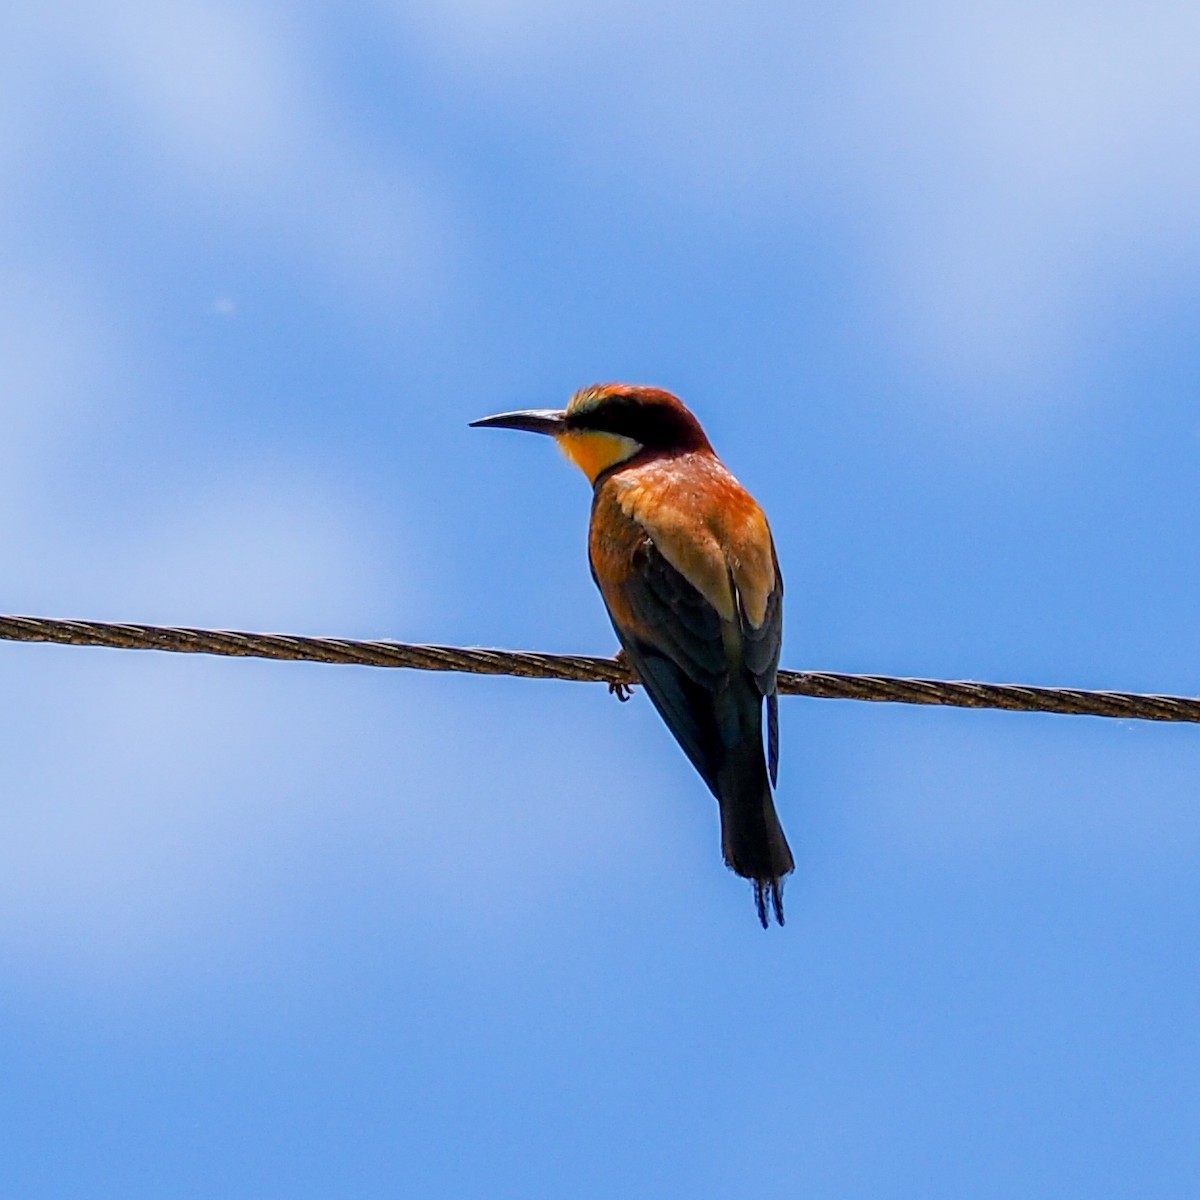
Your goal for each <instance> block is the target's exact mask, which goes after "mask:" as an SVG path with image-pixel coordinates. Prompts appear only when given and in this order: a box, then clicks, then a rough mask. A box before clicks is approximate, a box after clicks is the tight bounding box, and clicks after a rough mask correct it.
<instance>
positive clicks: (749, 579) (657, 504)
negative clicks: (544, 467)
mask: <svg viewBox="0 0 1200 1200" xmlns="http://www.w3.org/2000/svg"><path fill="white" fill-rule="evenodd" d="M598 526H599V527H600V529H599V530H598V529H597V527H598ZM622 527H624V528H626V529H627V530H628V532H627V533H626V534H624V535H623V536H624V537H625V538H627V539H634V540H636V538H638V537H639V536H649V537H650V538H651V540H652V541H653V542H654V545H655V546H656V547H657V549H658V550H659V552H660V553H661V554H662V555H663V557H664V558H665V559H666V560H667V561H668V562H669V563H670V564H671V565H672V566H673V567H674V568H675V569H676V570H677V571H678V572H679V573H680V574H681V575H683V576H684V578H685V579H687V580H688V582H690V583H691V584H692V586H693V587H695V588H696V590H697V591H699V592H700V594H701V595H702V596H704V598H705V599H706V600H708V602H709V603H710V604H711V605H712V606H713V607H714V608H715V609H716V610H717V612H718V613H720V615H721V617H722V618H723V619H724V620H726V621H731V622H732V621H736V620H737V619H738V598H739V597H740V599H741V607H742V609H743V610H744V611H745V614H746V617H747V619H748V620H749V621H750V622H751V624H753V625H754V626H756V627H757V626H760V625H762V623H763V621H764V620H765V619H766V613H767V601H768V598H769V597H770V595H771V592H772V591H773V590H774V588H775V585H776V580H777V571H776V566H775V554H774V549H773V547H772V543H771V532H770V529H769V527H768V525H767V519H766V517H765V516H764V515H763V511H762V509H761V508H759V506H758V505H757V504H756V503H755V501H754V500H753V498H752V497H751V496H750V494H749V493H748V492H747V491H746V490H745V488H743V487H742V486H741V484H740V483H738V481H737V480H736V479H735V478H734V477H733V475H732V474H731V473H730V471H729V470H728V469H727V468H726V467H725V466H724V464H722V463H721V461H720V460H719V459H718V458H716V456H715V455H712V454H688V455H684V456H678V457H672V458H661V459H650V460H648V461H644V462H640V463H638V462H634V463H631V464H630V465H629V466H627V467H623V468H619V469H618V470H616V471H614V472H613V473H612V474H611V475H610V476H608V478H606V479H605V480H604V481H603V482H602V483H601V485H600V487H599V488H598V489H597V493H596V500H595V507H594V516H593V561H595V539H596V537H597V534H599V536H600V538H601V539H602V540H603V539H605V538H607V537H609V536H611V535H609V534H606V533H604V532H603V531H604V530H605V529H610V530H611V529H618V528H622ZM731 578H732V581H733V587H731V586H730V580H731ZM734 588H736V590H737V595H735V594H734Z"/></svg>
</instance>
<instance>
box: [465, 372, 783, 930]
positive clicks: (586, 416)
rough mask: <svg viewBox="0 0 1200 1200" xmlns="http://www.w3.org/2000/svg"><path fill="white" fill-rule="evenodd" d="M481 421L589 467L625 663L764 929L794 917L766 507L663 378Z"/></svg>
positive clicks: (600, 568)
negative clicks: (678, 753) (696, 784)
mask: <svg viewBox="0 0 1200 1200" xmlns="http://www.w3.org/2000/svg"><path fill="white" fill-rule="evenodd" d="M470 424H471V426H472V427H475V428H491V429H518V430H524V431H526V432H530V433H541V434H547V435H549V436H550V437H552V438H554V440H555V441H556V442H557V443H558V446H559V448H560V449H561V450H562V451H563V452H564V453H565V454H566V456H567V457H568V458H569V459H570V460H571V461H572V462H573V463H574V464H575V465H576V466H577V467H579V468H580V469H581V470H582V471H583V473H584V475H586V476H587V478H588V480H589V481H590V483H591V485H592V510H591V521H590V525H589V530H588V558H589V561H590V564H591V570H592V577H593V579H594V580H595V583H596V586H597V587H598V588H599V590H600V595H601V597H602V598H603V601H604V605H605V607H606V608H607V610H608V615H609V618H610V619H611V621H612V625H613V629H614V631H615V632H616V635H617V640H618V641H619V642H620V645H621V651H620V652H619V657H620V656H622V655H623V658H624V661H625V662H626V664H627V665H628V666H629V667H630V668H631V669H632V673H633V675H634V677H635V679H636V680H637V681H638V682H639V683H641V684H642V686H643V687H644V688H645V690H646V693H647V695H648V696H649V697H650V700H651V702H652V703H653V705H654V707H655V708H656V709H657V710H658V713H659V715H660V716H661V717H662V719H663V721H664V722H665V723H666V725H667V727H668V729H669V730H670V731H671V733H672V734H673V735H674V737H675V740H676V741H677V742H678V743H679V745H680V747H681V748H682V750H683V752H684V754H686V755H687V757H688V759H689V760H690V761H691V763H692V765H693V766H694V767H695V768H696V770H697V772H699V774H700V777H701V778H702V779H703V781H704V783H705V784H706V785H707V786H708V789H709V790H710V791H711V792H712V794H713V795H714V796H715V797H716V800H717V804H718V808H719V811H720V820H721V846H722V852H723V855H724V859H725V863H726V864H727V865H728V866H729V867H730V868H731V869H732V870H733V871H734V872H735V873H736V874H738V875H740V876H742V877H743V878H746V879H748V880H749V881H750V882H751V884H752V886H753V891H754V903H755V909H756V911H757V914H758V919H759V921H760V923H761V924H762V926H763V928H764V929H766V928H767V927H768V925H769V924H770V915H771V914H773V915H774V918H775V920H776V922H778V924H780V925H782V924H783V923H784V913H783V882H784V877H785V876H786V875H788V874H790V873H791V871H792V870H793V868H794V866H795V862H794V859H793V857H792V852H791V849H790V847H789V846H788V842H787V838H786V836H785V835H784V832H783V827H782V826H781V824H780V822H779V817H778V814H777V813H776V810H775V803H774V798H773V788H774V786H775V784H776V781H777V777H778V769H779V708H778V695H777V691H776V672H777V669H778V666H779V652H780V645H781V641H782V636H783V578H782V576H781V574H780V571H779V560H778V557H777V555H776V552H775V544H774V541H773V539H772V537H771V531H770V527H769V526H768V524H767V518H766V516H765V514H764V513H763V511H762V509H761V508H760V507H759V506H758V504H757V503H756V502H755V501H754V500H753V498H752V497H751V496H750V494H749V493H748V492H747V491H746V489H745V488H743V487H742V485H741V484H740V483H738V481H737V480H736V479H735V478H734V476H733V474H732V473H731V472H730V471H729V469H728V468H727V467H726V466H725V465H724V463H722V462H721V460H720V459H719V458H718V457H717V455H716V453H715V451H714V450H713V448H712V445H711V443H710V442H709V440H708V437H707V436H706V435H705V433H704V430H703V429H702V428H701V425H700V422H699V421H698V420H697V419H696V417H695V416H693V414H692V413H691V412H690V411H689V410H688V409H687V408H686V407H685V406H684V404H683V402H682V401H681V400H680V399H679V398H678V397H677V396H675V395H673V394H672V393H671V392H668V391H665V390H663V389H661V388H656V387H644V386H641V385H634V384H620V383H608V384H596V385H594V386H591V387H586V388H583V389H581V390H580V391H578V392H576V393H575V394H574V395H573V396H572V397H571V399H570V402H569V403H568V404H567V406H566V408H565V409H562V410H557V409H526V410H523V411H519V412H507V413H499V414H497V415H496V416H491V417H483V418H481V419H479V420H477V421H472V422H470ZM764 708H765V711H766V739H765V747H764V738H763V711H764ZM768 904H769V907H768Z"/></svg>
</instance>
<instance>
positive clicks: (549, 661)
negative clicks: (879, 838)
mask: <svg viewBox="0 0 1200 1200" xmlns="http://www.w3.org/2000/svg"><path fill="white" fill-rule="evenodd" d="M0 640H3V641H11V642H54V643H57V644H59V645H65V646H103V647H107V648H109V649H115V650H167V651H171V652H174V653H179V654H218V655H224V656H226V657H229V658H268V659H275V660H280V661H288V662H319V663H336V664H342V665H349V666H360V667H408V668H410V669H412V670H418V671H461V672H467V673H469V674H474V675H513V676H518V677H520V678H523V679H562V680H571V681H575V682H580V683H605V684H608V685H609V686H610V687H611V688H614V689H616V688H619V687H621V686H625V687H628V686H629V685H631V684H636V683H637V680H636V679H635V678H634V677H633V675H632V674H631V673H630V671H629V669H628V668H627V667H626V666H625V665H624V663H623V662H621V661H620V660H617V659H612V658H597V657H594V656H591V655H584V654H539V653H534V652H531V651H517V650H484V649H475V648H470V647H460V646H423V645H414V644H410V643H407V642H390V641H383V642H380V641H354V640H351V639H349V638H324V637H299V636H294V635H291V634H282V633H243V632H239V631H236V630H229V629H188V628H178V627H172V626H160V625H124V624H113V623H110V622H105V621H70V620H58V619H54V618H47V617H20V616H0ZM779 692H780V695H784V696H811V697H817V698H820V699H825V700H872V701H890V702H892V703H897V704H934V705H948V706H950V707H954V708H990V709H1004V710H1007V711H1009V712H1044V713H1062V714H1069V715H1075V716H1089V717H1120V718H1125V719H1127V720H1132V719H1136V720H1142V721H1185V722H1193V723H1200V699H1194V698H1192V697H1187V696H1154V695H1141V694H1137V693H1133V692H1094V691H1081V690H1079V689H1076V688H1051V687H1028V686H1025V685H1023V684H1012V683H972V682H968V681H964V680H944V679H903V678H896V677H894V676H889V675H846V674H840V673H838V672H834V671H780V672H779Z"/></svg>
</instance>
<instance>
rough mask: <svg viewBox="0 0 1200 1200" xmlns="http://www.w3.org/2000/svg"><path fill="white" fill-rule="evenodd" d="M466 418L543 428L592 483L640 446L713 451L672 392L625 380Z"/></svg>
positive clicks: (487, 424)
mask: <svg viewBox="0 0 1200 1200" xmlns="http://www.w3.org/2000/svg"><path fill="white" fill-rule="evenodd" d="M471 424H472V426H476V427H484V428H492V429H524V430H526V431H528V432H530V433H548V434H549V435H550V436H551V437H553V438H554V440H555V441H556V442H557V443H558V445H559V447H560V448H561V449H562V451H563V452H564V453H565V454H566V455H567V457H568V458H569V459H570V460H571V461H572V462H573V463H575V465H576V466H577V467H579V469H580V470H581V471H583V473H584V474H585V475H586V476H587V477H588V479H589V480H590V481H591V482H592V483H595V482H596V480H597V479H598V478H599V477H600V476H601V475H603V474H604V472H605V471H608V470H610V469H611V468H613V467H615V466H618V465H619V464H621V463H623V462H628V461H629V459H631V458H633V456H634V455H635V454H640V453H641V452H642V451H643V450H644V451H647V452H649V453H651V454H654V455H661V456H666V455H674V454H688V453H691V452H693V451H707V452H709V453H711V452H712V447H711V446H710V445H709V442H708V438H707V437H705V436H704V430H703V429H701V428H700V422H699V421H697V420H696V418H695V417H693V416H692V414H691V413H690V412H688V410H687V409H686V408H685V407H684V405H683V402H682V401H681V400H680V399H679V398H678V397H677V396H672V395H671V393H670V392H664V391H663V390H662V389H661V388H652V387H639V386H636V385H633V384H628V383H603V384H597V385H595V386H593V387H587V388H583V389H582V390H581V391H578V392H576V393H575V395H574V396H572V397H571V402H570V403H569V404H568V405H567V407H566V408H565V409H561V410H558V409H544V408H539V409H527V410H525V411H523V412H510V413H500V414H499V415H498V416H495V417H483V418H482V419H481V420H478V421H472V422H471Z"/></svg>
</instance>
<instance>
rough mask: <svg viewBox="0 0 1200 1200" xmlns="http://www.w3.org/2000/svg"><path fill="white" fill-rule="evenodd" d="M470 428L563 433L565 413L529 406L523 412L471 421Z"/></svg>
mask: <svg viewBox="0 0 1200 1200" xmlns="http://www.w3.org/2000/svg"><path fill="white" fill-rule="evenodd" d="M471 428H472V429H524V430H525V431H526V432H527V433H549V434H551V435H554V434H559V433H565V432H566V429H567V414H566V413H565V412H559V411H557V410H556V409H553V408H530V409H526V410H525V411H524V412H510V413H499V414H498V415H497V416H494V417H480V418H479V420H478V421H472V422H471Z"/></svg>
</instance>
